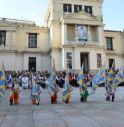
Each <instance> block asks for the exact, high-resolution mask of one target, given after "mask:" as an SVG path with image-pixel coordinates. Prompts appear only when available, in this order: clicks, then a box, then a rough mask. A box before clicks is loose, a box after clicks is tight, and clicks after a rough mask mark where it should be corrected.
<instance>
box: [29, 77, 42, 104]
mask: <svg viewBox="0 0 124 127" xmlns="http://www.w3.org/2000/svg"><path fill="white" fill-rule="evenodd" d="M41 92H42V88H41V86H40V85H38V84H37V82H36V81H35V80H34V79H33V80H32V88H31V97H32V104H33V105H39V103H40V94H41Z"/></svg>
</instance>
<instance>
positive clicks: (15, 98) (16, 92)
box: [12, 80, 20, 105]
mask: <svg viewBox="0 0 124 127" xmlns="http://www.w3.org/2000/svg"><path fill="white" fill-rule="evenodd" d="M13 84H14V85H13V86H14V87H13V88H12V91H13V101H14V104H15V105H17V104H19V92H20V86H19V84H17V82H16V80H14V83H13Z"/></svg>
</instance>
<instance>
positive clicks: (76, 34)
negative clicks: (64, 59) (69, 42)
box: [75, 24, 79, 42]
mask: <svg viewBox="0 0 124 127" xmlns="http://www.w3.org/2000/svg"><path fill="white" fill-rule="evenodd" d="M77 41H79V36H78V27H77V24H76V25H75V42H77Z"/></svg>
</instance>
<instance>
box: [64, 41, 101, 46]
mask: <svg viewBox="0 0 124 127" xmlns="http://www.w3.org/2000/svg"><path fill="white" fill-rule="evenodd" d="M85 44H86V45H92V46H98V45H99V42H91V41H68V43H67V44H65V45H85Z"/></svg>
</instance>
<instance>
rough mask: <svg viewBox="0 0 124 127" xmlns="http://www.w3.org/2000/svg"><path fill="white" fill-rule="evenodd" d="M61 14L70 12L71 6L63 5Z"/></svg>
mask: <svg viewBox="0 0 124 127" xmlns="http://www.w3.org/2000/svg"><path fill="white" fill-rule="evenodd" d="M63 12H72V7H71V4H64V5H63Z"/></svg>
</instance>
